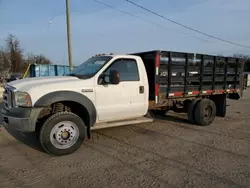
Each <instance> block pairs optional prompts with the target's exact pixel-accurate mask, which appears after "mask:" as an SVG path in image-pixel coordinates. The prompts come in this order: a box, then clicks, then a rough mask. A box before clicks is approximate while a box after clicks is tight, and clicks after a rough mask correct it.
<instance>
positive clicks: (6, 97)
mask: <svg viewBox="0 0 250 188" xmlns="http://www.w3.org/2000/svg"><path fill="white" fill-rule="evenodd" d="M13 101H14V91H13V89H11V88H9V87H7V86H5V87H4V92H3V103H4V107H5V109H7V110H9V109H10V108H13V107H14V103H13Z"/></svg>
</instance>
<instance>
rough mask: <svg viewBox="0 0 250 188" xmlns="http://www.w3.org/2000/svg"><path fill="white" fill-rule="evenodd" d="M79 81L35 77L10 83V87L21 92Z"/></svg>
mask: <svg viewBox="0 0 250 188" xmlns="http://www.w3.org/2000/svg"><path fill="white" fill-rule="evenodd" d="M72 81H73V82H74V81H79V78H77V77H73V76H48V77H35V78H24V79H20V80H15V81H12V82H9V83H8V85H10V86H13V87H15V88H16V89H17V90H19V91H27V90H29V89H31V88H34V87H38V86H41V87H42V86H44V85H47V86H48V85H51V84H55V85H57V84H61V83H64V84H67V83H68V82H72Z"/></svg>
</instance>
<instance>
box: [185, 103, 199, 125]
mask: <svg viewBox="0 0 250 188" xmlns="http://www.w3.org/2000/svg"><path fill="white" fill-rule="evenodd" d="M199 100H200V99H194V100H192V101H191V102H190V103H189V104H188V110H187V116H188V121H189V122H190V123H193V124H194V123H196V122H195V117H194V116H195V114H194V113H195V108H196V105H197V103H198V101H199Z"/></svg>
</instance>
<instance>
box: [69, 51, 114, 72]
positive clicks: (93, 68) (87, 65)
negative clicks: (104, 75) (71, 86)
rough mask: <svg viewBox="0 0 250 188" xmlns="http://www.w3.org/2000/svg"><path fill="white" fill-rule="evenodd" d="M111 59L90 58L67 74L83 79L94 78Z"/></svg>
mask: <svg viewBox="0 0 250 188" xmlns="http://www.w3.org/2000/svg"><path fill="white" fill-rule="evenodd" d="M111 59H112V57H111V56H97V57H92V58H90V59H88V60H87V61H85V62H84V63H82V64H81V65H80V66H78V67H77V68H75V69H74V70H73V71H72V72H70V73H69V75H71V76H84V77H85V76H86V77H91V76H94V75H95V74H96V73H97V72H98V71H99V70H100V69H101V68H102V67H103V66H104V65H105V64H106V63H107V62H108V61H109V60H111Z"/></svg>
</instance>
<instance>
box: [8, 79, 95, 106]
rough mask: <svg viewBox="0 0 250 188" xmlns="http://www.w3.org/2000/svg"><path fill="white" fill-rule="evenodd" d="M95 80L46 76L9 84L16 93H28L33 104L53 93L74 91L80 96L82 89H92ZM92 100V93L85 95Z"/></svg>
mask: <svg viewBox="0 0 250 188" xmlns="http://www.w3.org/2000/svg"><path fill="white" fill-rule="evenodd" d="M94 80H95V79H93V78H92V79H79V78H77V77H74V76H48V77H35V78H25V79H21V80H15V81H12V82H9V83H8V85H10V86H12V87H14V88H16V90H17V91H23V92H27V93H29V95H30V96H31V99H32V102H33V104H34V103H35V102H36V101H37V100H38V99H39V98H41V97H42V96H44V95H46V94H48V93H52V92H55V91H74V92H78V93H81V94H82V92H81V91H82V89H94ZM85 95H86V96H87V97H89V98H90V99H92V98H93V97H94V94H93V93H86V94H85Z"/></svg>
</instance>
